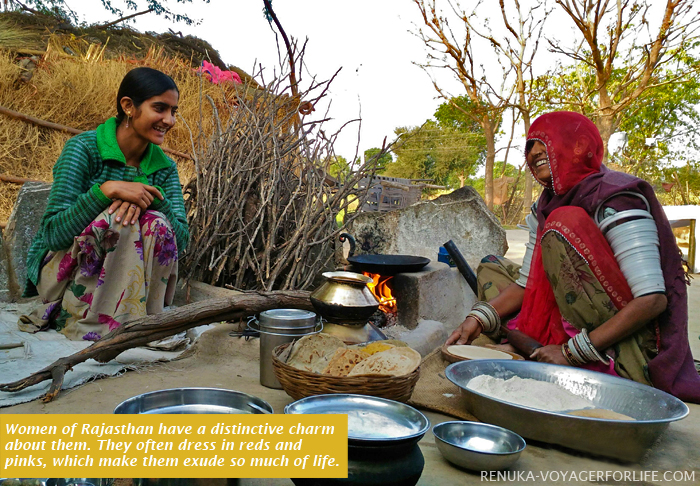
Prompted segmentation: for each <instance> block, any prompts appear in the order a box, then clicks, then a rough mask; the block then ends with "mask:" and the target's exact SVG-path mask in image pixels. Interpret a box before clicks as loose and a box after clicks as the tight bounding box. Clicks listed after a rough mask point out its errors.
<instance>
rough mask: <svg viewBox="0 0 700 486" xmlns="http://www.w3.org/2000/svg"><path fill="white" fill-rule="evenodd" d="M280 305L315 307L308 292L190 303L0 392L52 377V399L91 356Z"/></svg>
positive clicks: (136, 323)
mask: <svg viewBox="0 0 700 486" xmlns="http://www.w3.org/2000/svg"><path fill="white" fill-rule="evenodd" d="M277 307H291V308H301V309H311V308H312V306H311V301H310V300H309V293H308V292H270V293H246V294H237V295H232V296H230V297H222V298H218V299H210V300H206V301H202V302H197V303H194V304H189V305H186V306H183V307H179V308H176V309H171V310H167V311H164V312H161V313H160V314H155V315H151V316H146V317H142V318H140V319H136V320H133V321H130V322H127V323H125V324H123V325H121V326H119V327H118V328H116V329H115V330H113V331H112V332H110V333H109V334H107V335H105V336H104V337H103V338H102V339H100V340H99V341H97V342H95V344H93V345H92V346H90V347H88V348H85V349H83V350H81V351H79V352H77V353H74V354H72V355H70V356H67V357H65V358H60V359H58V360H56V361H54V362H53V363H51V364H50V365H49V366H47V367H46V368H43V369H41V370H39V371H37V372H36V373H32V374H31V375H29V376H28V377H26V378H23V379H21V380H18V381H15V382H12V383H4V384H0V391H5V392H16V391H20V390H23V389H25V388H27V387H30V386H32V385H36V384H37V383H41V382H43V381H46V380H48V379H51V387H50V388H49V391H48V392H47V393H46V395H44V397H43V398H42V400H43V401H44V402H50V401H51V400H53V399H54V398H56V397H57V396H58V394H59V393H60V391H61V386H62V385H63V379H64V378H65V374H66V372H67V371H69V370H71V369H72V368H73V367H74V366H75V365H77V364H79V363H82V362H84V361H87V360H88V359H94V360H96V361H98V362H100V363H107V362H108V361H110V360H112V359H114V358H116V357H117V356H119V354H121V353H122V352H124V351H126V350H127V349H130V348H134V347H137V346H143V345H145V344H148V343H150V342H152V341H156V340H159V339H163V338H166V337H168V336H172V335H175V334H177V333H179V332H182V331H185V330H187V329H191V328H193V327H198V326H203V325H205V324H210V323H212V322H218V321H226V320H233V319H240V318H242V317H245V316H247V315H250V314H251V313H257V312H261V311H264V310H268V309H274V308H277Z"/></svg>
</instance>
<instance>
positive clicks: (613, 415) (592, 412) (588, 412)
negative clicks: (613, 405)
mask: <svg viewBox="0 0 700 486" xmlns="http://www.w3.org/2000/svg"><path fill="white" fill-rule="evenodd" d="M567 414H568V415H576V416H577V417H591V418H599V419H606V420H636V419H633V418H632V417H630V416H629V415H625V414H623V413H617V412H613V411H612V410H608V409H607V408H584V409H583V410H572V411H571V412H567Z"/></svg>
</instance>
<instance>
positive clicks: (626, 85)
mask: <svg viewBox="0 0 700 486" xmlns="http://www.w3.org/2000/svg"><path fill="white" fill-rule="evenodd" d="M555 3H556V4H557V5H558V6H559V8H560V9H561V10H562V11H563V12H564V13H566V14H567V15H568V17H569V18H570V20H571V21H572V22H573V24H574V27H575V28H576V29H577V30H578V31H579V33H580V34H581V36H582V37H583V39H582V40H581V39H580V38H575V39H574V40H573V42H572V43H571V44H574V45H573V46H566V45H564V44H563V43H560V42H557V41H554V40H551V39H550V46H551V47H552V50H553V51H554V52H556V53H559V54H563V55H565V56H567V57H569V58H570V59H571V60H572V61H573V62H574V63H576V68H575V69H574V71H573V73H575V74H580V75H581V78H580V79H574V81H576V82H574V83H569V84H568V87H569V88H571V89H569V90H566V94H567V96H566V97H565V98H564V99H562V100H560V101H561V103H562V104H566V103H567V102H568V103H571V102H572V101H574V102H576V103H578V104H579V109H577V110H576V111H579V112H580V113H584V114H587V115H588V116H590V117H591V118H592V119H593V120H594V121H595V123H596V125H597V126H598V129H599V130H600V134H601V137H602V138H603V143H604V145H605V148H606V157H607V147H608V141H609V139H610V136H611V135H612V134H613V133H615V132H616V131H618V130H619V127H620V124H621V122H622V120H623V119H624V118H625V116H626V112H627V111H628V110H629V109H630V108H631V107H633V105H635V104H637V101H638V100H639V99H641V98H642V97H643V96H644V94H645V93H646V91H647V90H650V89H654V88H656V87H660V86H662V84H663V83H665V82H684V81H687V80H688V78H689V77H691V76H693V74H694V72H696V71H697V66H694V67H693V66H687V65H684V66H682V67H689V69H681V66H677V69H674V70H673V71H674V78H673V79H672V80H668V79H662V77H663V76H662V75H661V72H662V71H663V70H664V69H667V66H668V64H669V63H672V62H676V60H677V59H678V56H679V55H680V56H683V55H684V53H685V52H687V51H688V50H689V49H691V48H692V46H693V45H695V44H696V43H697V40H698V35H697V33H698V31H697V28H696V27H695V26H696V25H697V23H698V22H700V13H698V11H697V8H696V7H697V6H696V5H694V2H693V0H668V1H667V2H665V6H664V7H661V8H660V9H659V11H658V12H657V11H655V10H652V8H653V5H652V2H651V0H627V1H617V2H615V1H614V0H555ZM654 3H656V4H657V7H658V4H661V3H662V2H654ZM572 90H578V94H576V93H573V92H572ZM577 98H578V99H577ZM589 106H590V107H592V110H591V111H587V110H586V108H587V107H589Z"/></svg>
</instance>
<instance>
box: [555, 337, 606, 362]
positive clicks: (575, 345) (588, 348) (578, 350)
mask: <svg viewBox="0 0 700 486" xmlns="http://www.w3.org/2000/svg"><path fill="white" fill-rule="evenodd" d="M562 354H563V355H564V357H565V358H566V360H567V361H568V362H569V364H571V365H572V366H581V365H582V364H585V363H590V362H591V361H600V362H601V363H603V364H605V365H608V364H610V359H609V358H608V357H607V356H605V355H604V354H601V353H600V352H599V351H598V350H597V349H596V348H595V346H593V343H592V342H591V339H590V338H589V337H588V331H587V330H586V329H585V328H584V329H582V330H581V332H580V333H578V334H577V335H576V336H574V337H572V338H571V339H569V341H568V342H567V343H566V344H563V345H562Z"/></svg>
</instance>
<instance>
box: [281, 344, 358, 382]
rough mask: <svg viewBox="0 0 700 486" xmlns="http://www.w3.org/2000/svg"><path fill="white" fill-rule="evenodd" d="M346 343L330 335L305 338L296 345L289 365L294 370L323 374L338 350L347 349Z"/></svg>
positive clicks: (290, 356)
mask: <svg viewBox="0 0 700 486" xmlns="http://www.w3.org/2000/svg"><path fill="white" fill-rule="evenodd" d="M346 347H347V346H345V343H344V342H343V341H341V340H340V339H338V338H337V337H334V336H329V335H328V334H312V335H310V336H304V337H303V338H301V339H300V340H299V341H297V342H296V343H294V346H293V348H292V352H291V353H290V354H289V359H287V364H288V365H289V366H292V367H293V368H296V369H299V370H304V371H311V372H313V373H319V374H320V373H322V372H323V370H325V369H326V366H328V363H329V362H330V360H331V358H332V357H333V354H334V353H335V351H336V349H338V348H343V349H345V348H346Z"/></svg>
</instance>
